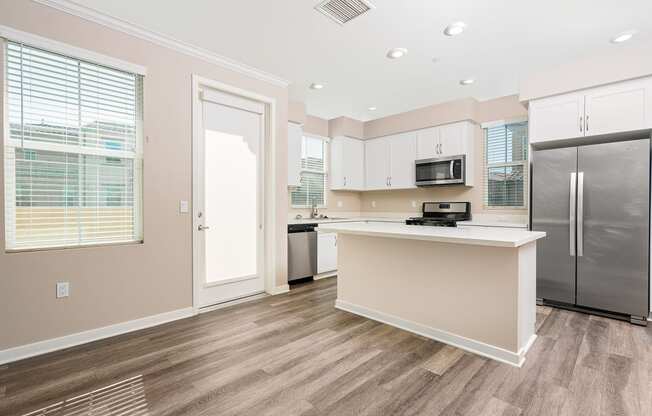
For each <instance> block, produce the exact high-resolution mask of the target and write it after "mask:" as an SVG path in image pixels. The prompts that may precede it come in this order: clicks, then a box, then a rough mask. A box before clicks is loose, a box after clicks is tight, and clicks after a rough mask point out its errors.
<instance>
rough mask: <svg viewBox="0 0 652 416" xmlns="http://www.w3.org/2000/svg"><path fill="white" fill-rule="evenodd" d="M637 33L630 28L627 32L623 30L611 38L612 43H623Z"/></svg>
mask: <svg viewBox="0 0 652 416" xmlns="http://www.w3.org/2000/svg"><path fill="white" fill-rule="evenodd" d="M635 34H636V31H635V30H628V31H627V32H622V33H619V34H617V35H616V36H614V37H613V38H611V43H622V42H626V41H628V40H630V39H631V38H632V36H634V35H635Z"/></svg>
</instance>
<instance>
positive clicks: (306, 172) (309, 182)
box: [291, 136, 327, 208]
mask: <svg viewBox="0 0 652 416" xmlns="http://www.w3.org/2000/svg"><path fill="white" fill-rule="evenodd" d="M326 144H327V142H326V140H325V139H323V138H321V137H314V136H303V138H302V139H301V185H300V186H299V187H298V188H296V189H295V190H294V191H292V195H291V198H292V206H293V207H296V208H305V207H311V206H312V204H313V203H314V204H316V205H317V206H318V207H323V206H325V205H326V196H325V193H326V174H327V172H326Z"/></svg>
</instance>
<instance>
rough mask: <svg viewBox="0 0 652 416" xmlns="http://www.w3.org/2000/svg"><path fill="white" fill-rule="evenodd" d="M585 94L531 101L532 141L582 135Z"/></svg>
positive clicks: (530, 126)
mask: <svg viewBox="0 0 652 416" xmlns="http://www.w3.org/2000/svg"><path fill="white" fill-rule="evenodd" d="M583 117H584V96H583V95H582V94H566V95H563V96H558V97H550V98H543V99H541V100H536V101H532V102H531V103H530V117H529V129H530V131H529V139H530V143H536V142H545V141H548V140H560V139H569V138H572V137H579V136H582V135H583V134H584V133H583V129H584V120H583Z"/></svg>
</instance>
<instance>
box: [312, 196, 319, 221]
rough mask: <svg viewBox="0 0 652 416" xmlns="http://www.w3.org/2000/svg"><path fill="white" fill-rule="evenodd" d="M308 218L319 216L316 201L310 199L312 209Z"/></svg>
mask: <svg viewBox="0 0 652 416" xmlns="http://www.w3.org/2000/svg"><path fill="white" fill-rule="evenodd" d="M310 218H319V211H318V210H317V203H316V202H315V200H314V199H313V200H312V209H311V211H310Z"/></svg>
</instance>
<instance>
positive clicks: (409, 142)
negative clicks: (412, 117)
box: [389, 132, 417, 189]
mask: <svg viewBox="0 0 652 416" xmlns="http://www.w3.org/2000/svg"><path fill="white" fill-rule="evenodd" d="M416 157H417V135H416V133H414V132H411V133H403V134H398V135H396V136H391V137H390V139H389V160H390V169H389V187H390V188H391V189H408V188H416V185H415V184H414V170H415V169H414V161H415V160H416Z"/></svg>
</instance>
